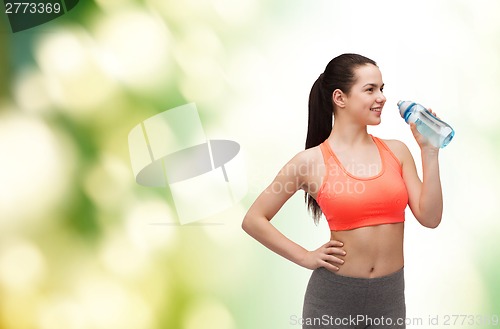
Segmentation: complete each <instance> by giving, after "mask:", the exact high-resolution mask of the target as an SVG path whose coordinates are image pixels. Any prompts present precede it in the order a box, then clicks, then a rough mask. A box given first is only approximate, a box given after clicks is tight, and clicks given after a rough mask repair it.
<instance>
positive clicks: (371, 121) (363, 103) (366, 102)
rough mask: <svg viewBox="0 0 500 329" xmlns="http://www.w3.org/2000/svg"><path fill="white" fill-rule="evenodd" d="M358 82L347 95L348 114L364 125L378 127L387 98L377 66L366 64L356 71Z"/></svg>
mask: <svg viewBox="0 0 500 329" xmlns="http://www.w3.org/2000/svg"><path fill="white" fill-rule="evenodd" d="M354 73H355V76H356V82H355V83H354V85H353V86H352V88H351V91H350V92H349V94H347V95H346V99H345V105H346V108H345V109H346V110H347V111H345V112H346V113H349V115H350V116H351V117H352V119H354V120H355V121H356V122H359V123H360V124H363V125H378V124H379V123H380V121H381V119H380V115H381V114H382V108H383V107H384V104H385V101H386V98H385V96H384V94H383V89H384V83H383V81H382V74H381V73H380V70H379V68H378V67H377V66H375V65H372V64H366V65H363V66H360V67H358V68H356V69H355V70H354Z"/></svg>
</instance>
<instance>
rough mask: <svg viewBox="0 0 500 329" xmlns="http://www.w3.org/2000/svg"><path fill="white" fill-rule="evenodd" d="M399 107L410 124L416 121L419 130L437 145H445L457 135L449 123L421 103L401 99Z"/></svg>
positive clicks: (402, 115)
mask: <svg viewBox="0 0 500 329" xmlns="http://www.w3.org/2000/svg"><path fill="white" fill-rule="evenodd" d="M398 107H399V113H400V114H401V117H402V118H403V119H405V121H406V122H407V123H408V124H409V123H411V122H414V123H415V124H416V125H417V130H418V131H419V132H420V133H421V134H422V135H424V136H425V137H426V138H427V139H428V140H429V142H430V143H431V144H432V145H434V146H435V147H440V148H443V147H445V146H446V145H448V143H450V141H451V140H452V138H453V136H454V135H455V131H454V130H453V128H451V127H450V125H449V124H447V123H446V122H444V121H442V120H440V119H438V118H436V117H435V116H434V115H433V114H432V113H431V112H429V111H428V110H427V109H426V108H425V107H423V106H422V105H420V104H417V103H415V102H412V101H399V102H398Z"/></svg>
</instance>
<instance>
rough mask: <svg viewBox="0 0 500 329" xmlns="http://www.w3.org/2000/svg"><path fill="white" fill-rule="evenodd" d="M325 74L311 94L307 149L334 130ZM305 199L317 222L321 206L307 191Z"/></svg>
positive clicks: (331, 106)
mask: <svg viewBox="0 0 500 329" xmlns="http://www.w3.org/2000/svg"><path fill="white" fill-rule="evenodd" d="M323 76H324V74H323V73H321V75H320V76H319V78H318V79H317V80H316V82H314V84H313V86H312V88H311V92H310V94H309V119H308V124H307V138H306V149H308V148H311V147H315V146H318V145H319V144H321V143H323V142H324V141H325V139H327V138H328V136H329V135H330V132H331V131H332V123H333V103H332V100H331V95H325V92H324V90H323V89H324V87H323V83H324V82H323ZM305 201H306V202H307V208H308V209H309V211H310V212H311V213H312V216H313V218H314V222H315V223H316V224H317V223H318V222H319V218H320V217H321V214H322V212H321V208H320V207H319V205H318V203H317V202H316V200H315V199H314V198H313V197H312V196H311V195H310V194H309V193H307V192H306V194H305Z"/></svg>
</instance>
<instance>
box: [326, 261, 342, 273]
mask: <svg viewBox="0 0 500 329" xmlns="http://www.w3.org/2000/svg"><path fill="white" fill-rule="evenodd" d="M322 266H323V267H324V268H326V269H327V270H329V271H332V272H337V271H338V270H339V267H337V266H335V265H333V264H330V263H328V262H324V264H322Z"/></svg>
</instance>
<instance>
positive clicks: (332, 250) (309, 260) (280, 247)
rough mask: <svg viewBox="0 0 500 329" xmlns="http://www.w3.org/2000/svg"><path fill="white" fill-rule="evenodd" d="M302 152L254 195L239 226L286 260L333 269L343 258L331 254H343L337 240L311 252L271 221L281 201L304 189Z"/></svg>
mask: <svg viewBox="0 0 500 329" xmlns="http://www.w3.org/2000/svg"><path fill="white" fill-rule="evenodd" d="M306 159H307V156H306V154H304V152H301V153H299V154H297V155H296V156H295V157H294V158H293V159H292V160H290V161H289V162H288V163H287V164H286V165H285V166H284V167H283V168H282V169H281V170H280V172H279V173H278V175H277V176H276V178H275V179H274V180H273V182H272V183H271V184H270V185H269V186H268V187H267V188H266V189H265V190H264V191H263V192H262V193H261V194H260V195H259V196H258V197H257V199H256V200H255V202H254V203H253V205H252V206H251V207H250V209H249V210H248V212H247V214H246V215H245V218H244V219H243V223H242V228H243V230H245V232H247V233H248V234H249V235H251V236H252V237H253V238H255V239H256V240H257V241H259V242H260V243H262V244H263V245H264V246H266V247H267V248H269V249H270V250H272V251H274V252H275V253H277V254H279V255H281V256H283V257H285V258H286V259H288V260H290V261H292V262H294V263H296V264H298V265H300V266H303V267H306V268H309V269H315V268H318V267H325V268H327V269H329V270H332V271H337V270H338V267H337V266H335V265H333V264H331V263H337V264H341V263H342V262H343V261H342V260H341V259H339V258H337V257H335V256H334V255H335V254H337V255H343V254H344V251H343V250H342V249H340V248H339V247H341V246H342V243H341V242H339V241H328V242H327V243H325V244H324V245H323V246H321V247H320V248H318V249H316V250H314V251H308V250H306V249H304V248H303V247H302V246H300V245H298V244H297V243H295V242H293V241H291V240H290V239H288V238H287V237H286V236H285V235H283V234H282V233H281V232H280V231H279V230H278V229H276V228H275V227H274V226H273V225H272V224H271V223H270V221H271V219H272V218H273V217H274V215H276V213H277V212H278V211H279V210H280V209H281V207H282V206H283V204H285V202H286V201H287V200H288V199H289V198H290V197H291V196H292V195H293V194H295V192H297V191H298V190H300V189H304V188H307V187H306V185H307V177H305V176H302V175H301V174H300V170H298V168H301V166H304V165H306V162H305V161H306Z"/></svg>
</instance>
